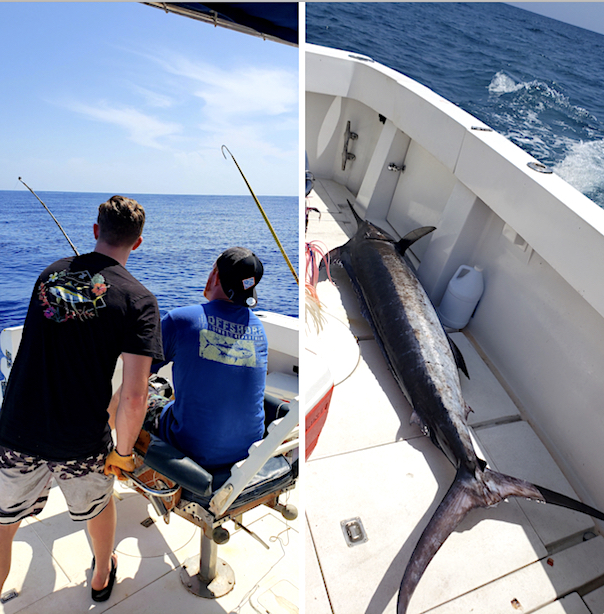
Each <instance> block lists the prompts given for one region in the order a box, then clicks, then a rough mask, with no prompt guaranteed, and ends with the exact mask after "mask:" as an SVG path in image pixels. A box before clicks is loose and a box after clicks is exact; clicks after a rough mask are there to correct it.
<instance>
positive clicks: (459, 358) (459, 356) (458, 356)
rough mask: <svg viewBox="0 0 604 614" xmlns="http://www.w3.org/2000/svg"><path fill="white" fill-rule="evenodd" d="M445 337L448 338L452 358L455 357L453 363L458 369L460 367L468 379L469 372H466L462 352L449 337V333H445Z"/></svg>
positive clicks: (466, 368)
mask: <svg viewBox="0 0 604 614" xmlns="http://www.w3.org/2000/svg"><path fill="white" fill-rule="evenodd" d="M447 339H449V345H450V346H451V351H452V352H453V358H455V364H456V365H457V368H458V369H461V372H462V373H463V374H464V375H465V376H466V377H467V378H468V379H470V374H469V373H468V367H467V366H466V361H465V360H464V357H463V354H462V353H461V350H460V349H459V348H458V347H457V345H455V341H453V339H451V336H450V335H447Z"/></svg>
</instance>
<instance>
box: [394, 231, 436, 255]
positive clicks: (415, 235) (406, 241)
mask: <svg viewBox="0 0 604 614" xmlns="http://www.w3.org/2000/svg"><path fill="white" fill-rule="evenodd" d="M434 230H436V227H435V226H422V227H421V228H416V229H415V230H412V231H411V232H409V233H407V234H406V235H405V236H404V237H403V238H402V239H401V240H400V241H399V242H398V243H397V244H396V249H397V250H398V252H399V253H400V254H401V255H404V254H405V252H406V251H407V249H408V248H409V247H411V245H413V244H414V243H415V242H416V241H419V239H421V238H422V237H425V236H426V235H428V234H430V233H431V232H433V231H434Z"/></svg>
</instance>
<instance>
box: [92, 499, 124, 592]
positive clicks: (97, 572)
mask: <svg viewBox="0 0 604 614" xmlns="http://www.w3.org/2000/svg"><path fill="white" fill-rule="evenodd" d="M87 524H88V535H90V541H91V542H92V551H93V552H94V558H95V566H94V572H93V574H92V580H91V582H90V585H91V587H92V588H93V589H94V590H95V591H100V590H102V589H104V588H105V587H106V586H107V584H108V583H109V574H110V573H111V553H112V552H113V547H114V542H115V528H116V525H117V514H116V510H115V501H114V500H113V497H111V501H110V502H109V503H108V505H107V507H106V508H105V509H104V510H103V511H102V512H101V513H100V514H99V515H98V516H95V517H94V518H92V519H91V520H89V521H88V523H87Z"/></svg>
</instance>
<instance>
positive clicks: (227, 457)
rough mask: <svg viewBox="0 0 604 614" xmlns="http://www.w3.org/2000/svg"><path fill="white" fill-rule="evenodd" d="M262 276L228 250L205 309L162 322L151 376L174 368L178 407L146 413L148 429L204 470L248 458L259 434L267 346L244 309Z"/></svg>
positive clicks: (250, 261)
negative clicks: (160, 350) (159, 358)
mask: <svg viewBox="0 0 604 614" xmlns="http://www.w3.org/2000/svg"><path fill="white" fill-rule="evenodd" d="M263 272H264V269H263V266H262V263H261V262H260V260H259V259H258V258H257V257H256V255H255V254H253V253H252V252H251V251H250V250H249V249H246V248H244V247H231V248H230V249H227V250H226V251H225V252H223V253H222V254H221V255H220V256H219V258H218V260H217V261H216V263H215V264H214V266H213V268H212V272H211V273H210V275H209V277H208V281H207V283H206V287H205V290H204V296H205V297H206V298H207V299H208V301H209V302H208V303H204V304H202V305H193V306H190V307H181V308H178V309H174V310H173V311H171V312H170V313H168V314H167V315H165V316H164V317H163V319H162V338H163V344H164V354H165V363H162V364H156V365H154V366H153V371H155V372H157V371H158V370H159V369H160V367H161V366H163V364H166V363H168V362H173V363H174V364H173V366H172V379H173V382H174V392H175V398H176V400H175V401H174V403H172V404H170V405H165V402H164V403H161V404H159V406H156V407H155V408H154V409H150V413H149V415H148V418H147V422H146V424H148V427H147V428H149V430H151V431H152V432H155V433H156V434H157V435H158V436H159V437H160V438H161V439H163V440H164V441H167V442H168V443H170V444H172V445H173V446H174V447H175V448H178V449H179V450H180V451H181V452H184V453H185V454H187V455H188V456H189V457H190V458H192V459H193V460H195V461H196V462H197V463H198V464H200V465H201V466H202V467H204V468H205V469H208V470H212V469H218V468H220V467H222V466H226V465H232V464H233V463H236V462H237V461H240V460H242V459H244V458H246V457H247V455H248V449H249V447H250V446H251V445H252V443H254V442H255V441H258V440H259V439H262V436H263V434H264V386H265V383H266V370H267V358H268V343H267V340H266V333H265V332H264V328H263V326H262V322H260V320H259V319H258V317H257V316H256V315H255V314H254V313H253V312H252V310H251V309H250V307H253V306H255V305H256V302H257V298H256V286H257V284H258V282H259V281H260V279H261V277H262V274H263ZM161 405H165V407H164V408H163V411H161V414H160V413H159V411H160V410H161ZM154 414H155V415H154ZM150 422H151V423H152V424H149V423H150Z"/></svg>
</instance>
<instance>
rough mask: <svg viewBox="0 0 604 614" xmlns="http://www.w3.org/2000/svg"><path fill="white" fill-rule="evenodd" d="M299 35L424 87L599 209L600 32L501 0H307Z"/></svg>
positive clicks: (603, 146) (602, 152) (602, 188)
mask: <svg viewBox="0 0 604 614" xmlns="http://www.w3.org/2000/svg"><path fill="white" fill-rule="evenodd" d="M306 40H307V42H309V43H314V44H318V45H324V46H327V47H334V48H338V49H344V50H346V51H354V52H357V53H362V54H364V55H368V56H370V57H371V58H373V59H374V60H376V61H378V62H380V63H382V64H385V65H386V66H389V67H390V68H393V69H395V70H398V71H399V72H402V73H404V74H406V75H408V76H409V77H411V78H413V79H415V80H416V81H419V82H420V83H422V84H424V85H426V86H428V87H429V88H431V89H432V90H434V91H435V92H437V93H438V94H440V95H441V96H444V97H445V98H447V99H448V100H450V101H451V102H453V103H455V104H457V105H458V106H460V107H461V108H463V109H464V110H466V111H468V112H469V113H471V114H472V115H474V116H475V117H477V118H479V119H480V120H482V121H483V122H485V123H486V124H487V125H489V126H491V127H492V128H493V129H495V130H497V131H498V132H500V133H502V134H503V135H504V136H506V137H507V138H509V139H510V140H511V141H513V142H514V143H516V144H517V145H518V146H519V147H521V148H522V149H524V150H525V151H527V152H528V153H530V154H531V155H533V156H534V157H535V158H537V159H538V160H540V161H541V162H543V163H544V164H546V165H548V166H550V167H552V168H553V170H554V172H556V173H558V174H559V175H560V176H562V177H563V178H564V179H565V180H566V181H568V182H569V183H570V184H571V185H573V186H574V187H575V188H577V189H578V190H579V191H581V192H582V193H583V194H585V195H586V196H588V197H589V198H591V199H592V200H594V201H595V202H597V203H598V204H599V205H600V206H604V123H603V122H604V97H603V96H602V82H603V81H604V63H603V62H602V57H603V53H604V36H602V35H601V34H597V33H594V32H591V31H588V30H584V29H581V28H577V27H575V26H571V25H568V24H565V23H561V22H559V21H555V20H553V19H549V18H547V17H542V16H540V15H536V14H534V13H531V12H528V11H526V10H522V9H519V8H516V7H513V6H510V5H508V4H504V3H500V2H491V3H474V2H467V3H444V2H434V3H416V2H401V3H383V2H375V3H339V2H337V3H322V2H309V3H307V4H306Z"/></svg>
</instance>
